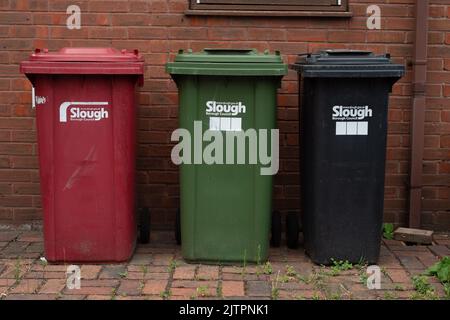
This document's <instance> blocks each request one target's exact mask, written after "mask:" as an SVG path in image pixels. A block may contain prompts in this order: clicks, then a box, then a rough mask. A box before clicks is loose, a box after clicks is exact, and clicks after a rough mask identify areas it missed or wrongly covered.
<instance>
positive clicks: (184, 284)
mask: <svg viewBox="0 0 450 320" xmlns="http://www.w3.org/2000/svg"><path fill="white" fill-rule="evenodd" d="M217 286H218V282H217V281H193V280H174V281H172V284H171V287H172V288H198V287H208V288H217Z"/></svg>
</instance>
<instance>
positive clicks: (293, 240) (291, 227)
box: [286, 212, 300, 249]
mask: <svg viewBox="0 0 450 320" xmlns="http://www.w3.org/2000/svg"><path fill="white" fill-rule="evenodd" d="M299 232H300V226H299V224H298V217H297V214H296V213H295V212H290V213H288V214H287V215H286V244H287V247H288V248H289V249H296V248H297V247H298V238H299Z"/></svg>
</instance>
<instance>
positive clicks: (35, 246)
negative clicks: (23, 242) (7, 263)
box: [25, 242, 44, 254]
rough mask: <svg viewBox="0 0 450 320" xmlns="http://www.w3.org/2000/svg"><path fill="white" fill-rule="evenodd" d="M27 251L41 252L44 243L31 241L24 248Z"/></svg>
mask: <svg viewBox="0 0 450 320" xmlns="http://www.w3.org/2000/svg"><path fill="white" fill-rule="evenodd" d="M25 252H27V253H39V254H42V253H43V252H44V245H43V244H42V243H41V242H36V243H31V244H30V245H29V246H28V247H27V248H26V249H25Z"/></svg>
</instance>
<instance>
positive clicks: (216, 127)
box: [209, 117, 242, 131]
mask: <svg viewBox="0 0 450 320" xmlns="http://www.w3.org/2000/svg"><path fill="white" fill-rule="evenodd" d="M209 130H211V131H242V119H241V118H223V117H211V118H209Z"/></svg>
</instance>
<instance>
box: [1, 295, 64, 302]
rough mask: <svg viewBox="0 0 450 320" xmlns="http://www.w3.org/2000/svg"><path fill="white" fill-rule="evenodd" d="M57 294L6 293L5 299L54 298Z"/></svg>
mask: <svg viewBox="0 0 450 320" xmlns="http://www.w3.org/2000/svg"><path fill="white" fill-rule="evenodd" d="M56 298H57V296H55V295H46V294H8V296H6V298H5V300H33V301H34V300H55V299H56Z"/></svg>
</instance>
